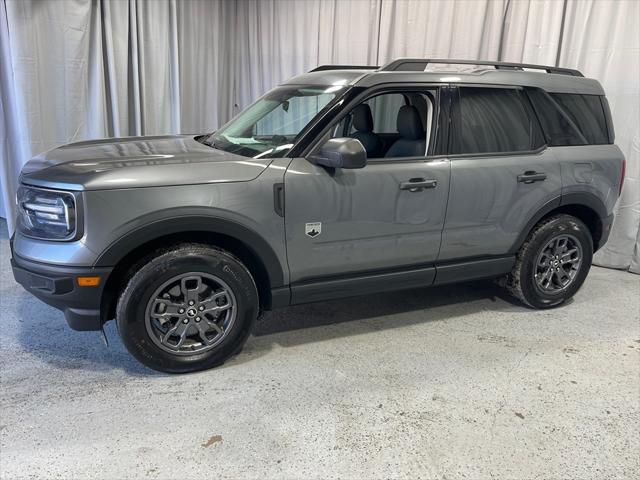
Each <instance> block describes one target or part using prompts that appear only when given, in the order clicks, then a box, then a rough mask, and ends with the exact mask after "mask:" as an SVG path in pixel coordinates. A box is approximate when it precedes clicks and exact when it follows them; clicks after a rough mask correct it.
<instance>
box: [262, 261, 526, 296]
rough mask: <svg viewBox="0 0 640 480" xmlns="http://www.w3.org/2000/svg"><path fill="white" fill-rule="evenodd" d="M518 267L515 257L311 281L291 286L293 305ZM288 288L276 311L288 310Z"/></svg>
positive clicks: (495, 274) (281, 293)
mask: <svg viewBox="0 0 640 480" xmlns="http://www.w3.org/2000/svg"><path fill="white" fill-rule="evenodd" d="M514 264H515V256H512V255H511V256H507V257H495V258H481V259H473V260H465V261H459V262H450V263H447V264H441V265H438V264H436V265H432V266H422V267H413V268H406V269H402V270H386V271H377V272H363V273H360V274H357V275H345V276H335V277H322V278H316V279H309V280H306V281H303V282H298V283H293V284H291V286H290V292H291V297H290V301H289V305H298V304H301V303H311V302H318V301H321V300H333V299H338V298H345V297H353V296H357V295H367V294H372V293H380V292H389V291H393V290H405V289H408V288H417V287H428V286H431V285H444V284H447V283H455V282H464V281H467V280H478V279H482V278H493V277H499V276H501V275H504V274H506V273H508V272H510V271H511V269H512V268H513V265H514ZM285 288H286V287H285ZM285 288H280V289H277V290H278V292H274V293H277V295H276V297H277V300H276V301H274V302H273V308H277V307H280V306H286V293H285Z"/></svg>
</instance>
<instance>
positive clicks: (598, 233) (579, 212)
mask: <svg viewBox="0 0 640 480" xmlns="http://www.w3.org/2000/svg"><path fill="white" fill-rule="evenodd" d="M559 213H566V214H568V215H572V216H574V217H576V218H578V219H580V220H581V221H582V222H584V224H585V225H586V226H587V227H588V228H589V231H590V232H591V237H592V239H593V251H594V252H596V251H597V250H598V249H599V248H600V246H601V245H600V241H601V239H602V238H603V225H604V222H603V219H604V218H605V217H606V216H607V209H606V207H605V205H604V203H603V202H602V200H600V199H599V198H598V197H597V196H596V195H594V194H592V193H586V192H576V193H569V194H563V195H562V196H561V197H558V198H556V199H554V200H552V201H550V202H548V203H546V204H545V205H544V206H543V207H542V208H540V210H538V211H537V212H536V214H535V215H534V216H533V217H532V218H531V219H530V220H529V222H528V223H527V225H526V227H525V228H524V229H523V230H522V232H521V233H520V235H519V236H518V238H517V239H516V241H515V242H514V243H513V245H512V247H511V249H510V250H509V253H510V254H515V253H516V252H517V251H518V250H519V249H520V247H521V246H522V244H523V243H524V242H525V240H526V239H527V237H528V236H529V234H530V233H531V232H532V231H533V229H534V228H535V226H536V225H537V224H538V223H540V222H541V221H542V220H544V219H545V218H548V217H550V216H552V215H557V214H559Z"/></svg>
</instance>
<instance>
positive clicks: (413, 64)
mask: <svg viewBox="0 0 640 480" xmlns="http://www.w3.org/2000/svg"><path fill="white" fill-rule="evenodd" d="M430 63H443V64H448V65H486V66H489V67H494V68H496V69H497V70H524V69H525V68H531V69H535V70H544V71H546V72H547V73H558V74H561V75H572V76H574V77H584V75H582V73H581V72H579V71H578V70H573V69H571V68H560V67H550V66H548V65H532V64H528V63H510V62H492V61H486V60H448V59H442V58H398V59H396V60H392V61H391V62H389V63H387V64H386V65H383V66H382V67H380V71H386V72H389V71H412V72H421V71H423V70H424V69H425V68H427V65H429V64H430Z"/></svg>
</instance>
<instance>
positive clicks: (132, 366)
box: [0, 225, 640, 479]
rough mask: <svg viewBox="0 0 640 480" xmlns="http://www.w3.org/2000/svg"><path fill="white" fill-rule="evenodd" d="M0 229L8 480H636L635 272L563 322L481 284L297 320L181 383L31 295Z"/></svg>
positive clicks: (583, 302) (313, 310)
mask: <svg viewBox="0 0 640 480" xmlns="http://www.w3.org/2000/svg"><path fill="white" fill-rule="evenodd" d="M0 229H1V230H2V232H3V233H1V234H0V235H1V237H0V248H1V256H2V259H1V264H0V282H1V285H0V295H1V297H0V301H1V309H0V313H1V315H2V319H1V323H0V342H1V343H0V345H1V350H0V380H1V391H0V400H1V418H0V447H1V450H0V476H1V478H3V479H4V478H6V479H17V478H83V479H84V478H142V477H146V478H181V479H187V478H194V479H195V478H198V479H202V478H213V477H217V478H233V479H243V478H255V479H268V478H318V479H320V478H322V479H328V478H348V479H351V478H367V479H369V478H412V479H413V478H447V479H457V478H474V479H475V478H597V479H603V478H638V472H639V471H640V434H639V431H640V429H639V426H640V405H639V403H640V400H639V398H640V296H639V295H638V293H639V292H640V276H635V275H632V274H629V273H623V272H617V271H612V270H605V269H601V268H593V269H592V271H591V274H590V276H589V278H588V279H587V282H586V284H585V286H584V287H583V288H582V290H581V291H580V292H579V294H578V295H577V296H576V297H575V299H574V301H572V302H571V303H570V304H569V305H567V306H565V307H563V308H560V309H557V310H552V311H532V310H527V309H525V308H523V307H521V306H520V305H517V304H515V303H513V302H511V301H510V300H509V299H508V298H507V297H505V296H504V294H503V293H502V291H501V290H500V289H499V288H497V287H495V286H493V284H491V283H487V282H483V283H474V284H467V285H462V286H452V287H446V288H437V289H431V290H429V289H424V290H413V291H406V292H399V293H391V294H386V295H376V296H370V297H364V298H357V299H350V300H344V301H335V302H331V303H325V304H315V305H307V306H299V307H293V308H288V309H285V310H281V311H278V312H275V313H270V314H268V315H266V316H265V317H264V318H263V319H262V320H261V321H260V323H259V324H258V327H257V331H256V334H255V336H253V337H251V338H250V339H249V342H248V343H247V346H246V348H245V350H244V351H243V352H242V353H241V354H240V355H239V356H238V357H236V358H235V359H234V360H233V361H231V362H229V363H228V364H226V365H225V366H223V367H222V368H219V369H216V370H211V371H208V372H203V373H198V374H192V375H183V376H169V375H162V374H158V373H155V372H153V371H150V370H147V369H146V368H144V367H142V366H140V365H139V364H137V363H136V362H135V361H134V360H133V359H132V358H131V357H130V356H129V355H128V354H127V352H126V351H125V349H124V347H123V346H122V344H121V342H120V340H119V338H118V337H117V334H116V331H115V328H114V326H113V325H112V324H109V325H108V327H107V335H108V337H109V342H110V345H109V347H108V348H107V347H105V346H104V345H103V343H102V340H101V339H100V336H99V335H98V334H97V333H77V332H73V331H71V330H70V329H69V328H68V327H67V326H66V324H65V323H64V319H63V317H62V314H60V313H59V312H57V311H56V310H54V309H52V308H49V307H47V306H45V305H44V304H42V303H40V302H39V301H38V300H35V299H34V298H32V297H30V296H29V295H28V294H27V293H25V292H24V291H23V290H22V289H21V288H20V287H19V286H18V285H16V284H15V283H14V281H13V278H12V276H11V273H10V268H9V247H8V241H7V235H6V230H5V229H6V226H5V225H0ZM634 472H635V473H634Z"/></svg>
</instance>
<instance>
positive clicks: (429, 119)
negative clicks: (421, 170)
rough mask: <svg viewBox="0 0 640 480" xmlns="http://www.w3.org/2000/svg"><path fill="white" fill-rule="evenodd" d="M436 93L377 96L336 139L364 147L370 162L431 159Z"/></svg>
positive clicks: (350, 116) (341, 127)
mask: <svg viewBox="0 0 640 480" xmlns="http://www.w3.org/2000/svg"><path fill="white" fill-rule="evenodd" d="M434 99H435V92H431V91H406V92H405V91H394V92H386V93H381V94H378V95H375V96H373V97H370V98H368V99H367V100H365V101H363V102H362V103H360V104H359V105H357V106H356V107H355V108H353V109H352V110H351V111H350V112H349V113H348V114H347V115H346V116H345V117H344V118H343V119H342V120H341V121H340V122H339V123H338V125H337V126H336V128H335V129H334V131H333V135H332V136H333V137H351V138H355V139H357V140H359V141H360V143H362V145H363V146H364V148H365V150H366V152H367V158H370V159H375V158H401V157H424V156H426V155H427V150H428V146H429V139H430V133H431V128H432V123H433V113H434V110H435V100H434Z"/></svg>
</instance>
